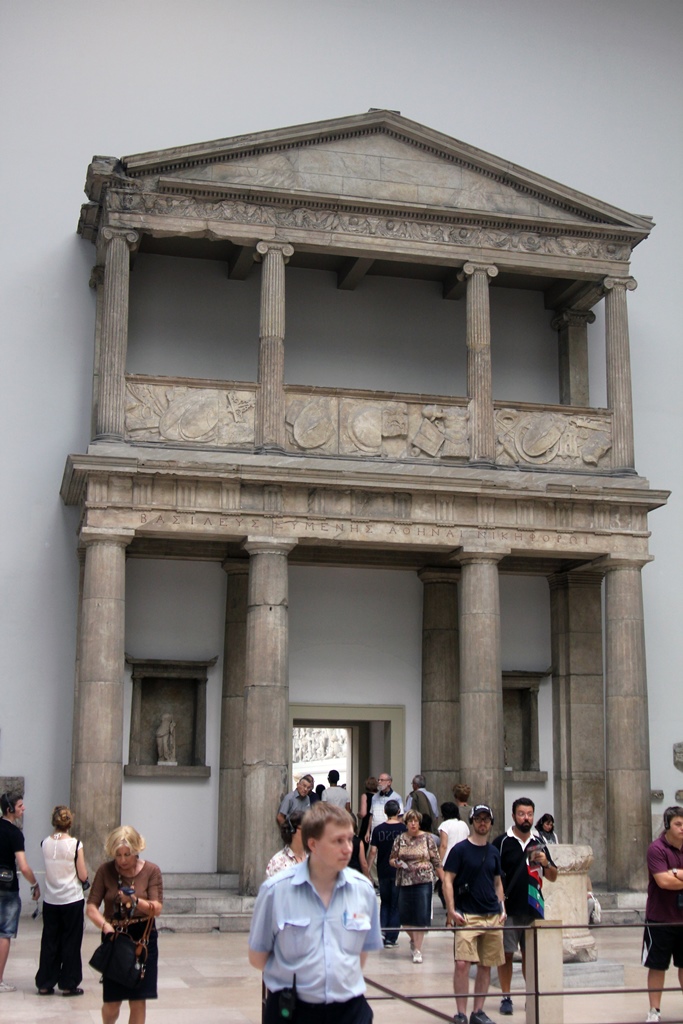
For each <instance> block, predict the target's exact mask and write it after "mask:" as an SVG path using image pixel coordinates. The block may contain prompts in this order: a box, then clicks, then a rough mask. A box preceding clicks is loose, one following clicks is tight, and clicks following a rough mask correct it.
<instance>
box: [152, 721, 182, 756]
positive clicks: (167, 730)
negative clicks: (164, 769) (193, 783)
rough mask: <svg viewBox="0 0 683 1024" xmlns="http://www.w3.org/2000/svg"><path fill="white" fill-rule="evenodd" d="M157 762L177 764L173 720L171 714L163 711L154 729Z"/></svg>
mask: <svg viewBox="0 0 683 1024" xmlns="http://www.w3.org/2000/svg"><path fill="white" fill-rule="evenodd" d="M156 741H157V758H158V760H157V764H177V763H178V762H177V761H176V754H175V722H174V721H173V715H172V714H171V713H170V712H169V711H165V712H164V714H163V715H162V716H161V721H160V723H159V726H158V728H157V731H156Z"/></svg>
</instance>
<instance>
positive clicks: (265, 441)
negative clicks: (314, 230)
mask: <svg viewBox="0 0 683 1024" xmlns="http://www.w3.org/2000/svg"><path fill="white" fill-rule="evenodd" d="M256 251H257V253H259V254H260V256H261V259H262V261H263V270H262V274H261V319H260V326H259V366H258V380H259V384H260V388H259V395H258V402H257V410H256V447H257V449H258V448H261V449H273V448H274V449H277V450H282V449H284V445H285V264H286V263H287V261H288V260H289V257H290V256H291V255H292V253H293V252H294V248H293V246H291V245H290V244H289V243H288V242H259V243H258V245H257V246H256Z"/></svg>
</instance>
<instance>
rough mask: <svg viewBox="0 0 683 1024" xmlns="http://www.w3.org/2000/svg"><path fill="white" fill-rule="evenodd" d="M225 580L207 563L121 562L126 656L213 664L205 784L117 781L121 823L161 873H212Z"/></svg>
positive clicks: (129, 685)
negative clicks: (135, 831) (134, 831)
mask: <svg viewBox="0 0 683 1024" xmlns="http://www.w3.org/2000/svg"><path fill="white" fill-rule="evenodd" d="M226 580H227V577H226V575H225V572H224V571H223V569H222V568H221V566H220V565H217V564H215V563H213V562H180V561H172V560H166V561H157V560H155V559H146V558H129V559H128V561H127V563H126V654H127V655H128V656H129V657H131V658H141V659H156V658H159V659H163V660H172V659H175V658H177V659H178V660H182V661H210V660H211V659H212V658H215V657H217V658H218V661H217V662H216V664H215V665H214V666H213V667H212V668H210V669H209V672H208V681H207V685H206V763H207V764H208V765H210V766H211V776H210V778H208V779H177V780H176V779H173V780H171V779H167V778H152V779H146V778H126V779H124V784H123V798H122V804H121V817H122V820H123V821H124V822H130V823H131V824H135V825H136V827H138V828H139V829H140V831H141V832H142V833H143V834H144V836H145V839H146V840H147V848H148V850H149V856H150V858H151V859H152V860H154V861H157V856H158V857H159V859H163V862H164V865H165V869H166V870H167V871H215V870H216V844H217V841H218V829H217V805H218V768H219V757H220V721H221V690H222V678H223V644H224V632H225V595H226ZM130 676H131V669H130V668H129V667H127V669H126V685H125V707H124V721H125V727H124V750H123V763H124V764H126V763H127V761H128V741H129V739H130V702H131V692H132V683H131V679H130ZM189 821H191V822H193V823H194V824H195V825H200V826H201V827H197V828H194V827H193V828H192V834H191V837H190V836H189V834H188V833H187V830H186V829H185V826H186V825H187V823H188V822H189ZM235 827H239V821H236V823H235ZM155 851H158V854H156V853H155ZM162 852H163V857H162Z"/></svg>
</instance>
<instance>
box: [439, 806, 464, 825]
mask: <svg viewBox="0 0 683 1024" xmlns="http://www.w3.org/2000/svg"><path fill="white" fill-rule="evenodd" d="M441 817H442V818H443V820H444V821H450V820H451V818H456V819H457V820H458V821H460V811H459V810H458V805H457V804H454V803H450V802H447V803H445V804H441Z"/></svg>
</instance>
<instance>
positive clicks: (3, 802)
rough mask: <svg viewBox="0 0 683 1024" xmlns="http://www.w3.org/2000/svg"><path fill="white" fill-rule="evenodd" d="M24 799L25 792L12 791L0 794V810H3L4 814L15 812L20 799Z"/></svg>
mask: <svg viewBox="0 0 683 1024" xmlns="http://www.w3.org/2000/svg"><path fill="white" fill-rule="evenodd" d="M23 799H24V794H23V793H14V792H11V791H10V792H9V793H3V794H2V796H0V810H2V813H3V814H14V808H15V807H16V805H17V804H18V803H19V801H20V800H23Z"/></svg>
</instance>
